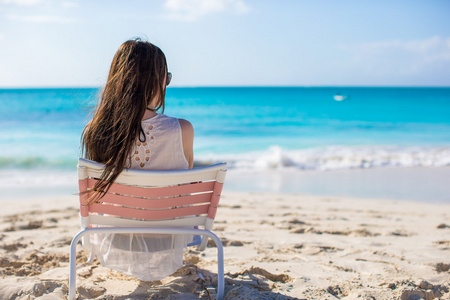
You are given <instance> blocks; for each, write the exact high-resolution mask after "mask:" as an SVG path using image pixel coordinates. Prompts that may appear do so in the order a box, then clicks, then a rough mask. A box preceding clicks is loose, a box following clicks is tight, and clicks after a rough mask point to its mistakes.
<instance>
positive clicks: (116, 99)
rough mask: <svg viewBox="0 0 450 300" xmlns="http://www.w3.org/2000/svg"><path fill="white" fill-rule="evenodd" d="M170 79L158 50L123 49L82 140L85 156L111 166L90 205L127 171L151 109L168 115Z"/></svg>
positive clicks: (133, 43) (131, 43)
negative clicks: (166, 102) (151, 105)
mask: <svg viewBox="0 0 450 300" xmlns="http://www.w3.org/2000/svg"><path fill="white" fill-rule="evenodd" d="M166 76H167V62H166V57H165V56H164V53H163V52H162V51H161V49H159V48H158V47H157V46H155V45H153V44H151V43H149V42H146V41H141V40H140V39H134V40H128V41H126V42H125V43H123V44H122V45H121V46H120V47H119V49H118V50H117V52H116V54H115V56H114V59H113V61H112V63H111V69H110V71H109V75H108V80H107V82H106V85H105V87H104V88H103V90H102V92H101V94H100V97H99V103H98V104H97V108H96V110H95V112H94V115H93V117H92V120H91V121H90V122H89V123H88V124H87V125H86V127H85V128H84V130H83V133H82V137H81V147H82V152H83V155H84V157H85V158H87V159H90V160H93V161H96V162H99V163H103V164H105V165H106V168H105V170H104V172H103V174H102V176H101V178H100V179H101V180H100V181H98V182H97V183H96V185H95V186H94V193H93V194H92V195H91V197H90V203H92V202H95V201H98V200H99V199H101V198H102V197H103V196H104V195H105V193H106V192H107V191H108V189H109V188H110V186H111V184H112V183H113V182H114V180H115V179H116V178H117V176H118V175H119V174H120V173H121V172H122V171H123V169H124V168H125V167H126V164H127V161H128V159H129V157H130V153H131V151H132V148H133V146H134V143H135V141H136V139H137V138H139V135H140V134H141V120H142V118H143V116H144V113H145V110H146V109H147V108H148V106H149V105H150V104H153V105H154V110H155V111H156V110H158V109H160V108H162V111H164V105H165V101H164V99H165V93H166V87H165V84H164V79H165V77H166Z"/></svg>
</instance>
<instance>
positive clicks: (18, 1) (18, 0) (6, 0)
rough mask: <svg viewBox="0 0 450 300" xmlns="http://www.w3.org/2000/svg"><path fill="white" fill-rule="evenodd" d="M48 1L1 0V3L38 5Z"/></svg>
mask: <svg viewBox="0 0 450 300" xmlns="http://www.w3.org/2000/svg"><path fill="white" fill-rule="evenodd" d="M45 2H47V1H45V0H1V1H0V4H4V5H16V6H36V5H41V4H43V3H45Z"/></svg>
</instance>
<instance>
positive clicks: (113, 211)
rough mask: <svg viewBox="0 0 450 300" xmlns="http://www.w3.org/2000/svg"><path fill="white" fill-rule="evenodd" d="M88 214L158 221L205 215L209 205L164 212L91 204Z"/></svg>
mask: <svg viewBox="0 0 450 300" xmlns="http://www.w3.org/2000/svg"><path fill="white" fill-rule="evenodd" d="M88 207H89V212H90V213H100V214H108V215H115V216H119V217H124V218H130V219H144V220H159V219H171V218H176V217H183V216H191V215H200V214H206V213H207V212H208V207H209V205H199V206H189V207H181V208H175V209H165V210H144V209H134V208H127V207H122V206H114V205H107V204H98V203H96V204H91V205H89V206H88Z"/></svg>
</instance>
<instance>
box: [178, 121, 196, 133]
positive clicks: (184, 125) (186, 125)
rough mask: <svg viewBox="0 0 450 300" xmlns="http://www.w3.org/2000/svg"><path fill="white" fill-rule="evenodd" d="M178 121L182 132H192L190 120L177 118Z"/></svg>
mask: <svg viewBox="0 0 450 300" xmlns="http://www.w3.org/2000/svg"><path fill="white" fill-rule="evenodd" d="M178 122H179V123H180V126H181V130H182V131H183V133H184V132H185V133H187V134H192V135H193V134H194V127H193V126H192V124H191V122H189V121H188V120H185V119H178Z"/></svg>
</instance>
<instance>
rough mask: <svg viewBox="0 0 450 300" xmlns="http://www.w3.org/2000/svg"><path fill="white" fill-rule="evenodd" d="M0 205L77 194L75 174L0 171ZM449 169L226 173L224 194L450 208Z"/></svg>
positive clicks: (411, 168) (234, 170) (408, 168)
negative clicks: (334, 198)
mask: <svg viewBox="0 0 450 300" xmlns="http://www.w3.org/2000/svg"><path fill="white" fill-rule="evenodd" d="M0 178H1V179H2V182H1V183H0V188H1V189H2V194H1V195H0V203H6V202H8V201H11V200H14V201H22V200H21V199H30V198H32V197H36V195H39V197H41V198H45V197H51V198H55V197H56V198H57V197H67V196H71V195H76V194H77V193H78V186H77V173H76V170H75V169H74V170H73V171H70V170H69V171H67V170H66V171H62V170H56V171H51V170H44V171H40V170H14V171H13V172H12V171H10V170H2V171H0ZM447 178H450V166H446V167H385V168H373V169H348V170H330V171H314V170H304V171H298V170H295V169H289V168H285V169H272V170H271V169H269V170H267V169H266V170H242V169H229V170H228V174H227V178H226V184H225V187H224V188H225V191H230V192H269V193H283V194H305V195H313V196H322V197H329V196H338V197H350V198H360V199H387V200H390V199H393V200H400V201H406V202H411V201H412V202H424V203H450V185H448V182H447V180H446V179H447Z"/></svg>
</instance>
